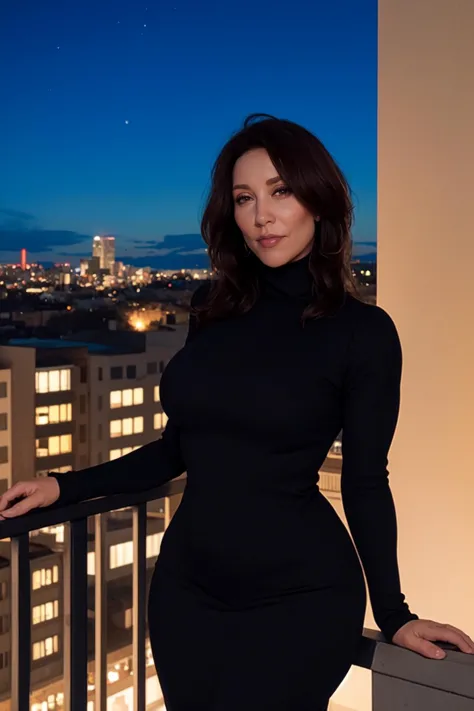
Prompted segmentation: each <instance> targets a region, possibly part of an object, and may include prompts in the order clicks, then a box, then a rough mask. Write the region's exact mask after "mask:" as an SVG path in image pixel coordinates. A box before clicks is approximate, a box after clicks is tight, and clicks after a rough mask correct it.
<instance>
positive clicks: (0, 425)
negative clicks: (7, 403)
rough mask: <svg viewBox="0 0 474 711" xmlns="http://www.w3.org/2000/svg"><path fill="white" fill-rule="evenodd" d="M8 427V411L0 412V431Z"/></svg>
mask: <svg viewBox="0 0 474 711" xmlns="http://www.w3.org/2000/svg"><path fill="white" fill-rule="evenodd" d="M7 428H8V417H7V413H6V412H0V431H2V430H6V429H7Z"/></svg>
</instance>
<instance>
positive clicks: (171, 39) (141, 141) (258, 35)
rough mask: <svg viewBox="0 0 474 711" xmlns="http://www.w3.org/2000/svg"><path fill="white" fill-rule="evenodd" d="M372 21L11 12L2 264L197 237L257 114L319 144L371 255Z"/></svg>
mask: <svg viewBox="0 0 474 711" xmlns="http://www.w3.org/2000/svg"><path fill="white" fill-rule="evenodd" d="M376 14H377V2H376V0H357V2H355V1H354V0H332V2H327V1H324V2H323V1H320V0H312V2H308V0H292V2H281V1H280V0H278V1H276V2H269V1H267V0H252V1H250V0H237V1H236V2H233V1H232V0H228V1H227V2H222V0H214V1H211V0H199V2H196V0H160V1H159V2H157V1H156V0H148V1H147V0H144V1H143V2H142V0H100V1H98V0H82V1H81V2H78V0H43V1H42V2H38V1H37V0H23V1H22V2H15V1H14V0H8V1H7V2H6V3H5V4H4V5H3V6H2V11H1V18H0V66H2V67H4V68H5V67H8V71H3V72H2V73H1V74H0V100H1V103H2V106H3V110H2V112H1V114H0V136H1V138H0V154H1V156H2V157H1V163H2V171H1V174H0V261H7V260H13V259H15V261H17V259H18V257H17V252H18V250H19V249H20V248H21V247H23V246H26V247H27V248H28V249H29V251H30V252H31V254H32V257H36V258H38V259H47V260H59V259H64V258H65V257H66V256H67V255H76V256H69V259H70V260H72V261H77V260H78V258H79V255H81V256H83V255H86V254H88V253H89V252H90V239H91V237H92V236H93V235H94V234H101V233H104V234H114V235H116V237H117V253H118V254H119V255H120V256H125V257H128V258H129V259H130V260H133V257H134V256H138V255H139V256H140V257H141V258H142V259H143V258H145V257H146V256H148V254H150V255H153V254H156V249H155V248H154V247H153V243H154V242H155V243H158V244H157V248H158V250H159V248H160V245H159V242H160V241H162V240H163V238H164V237H165V236H166V235H174V234H177V235H183V234H186V233H195V232H198V230H199V217H200V212H201V209H202V205H203V200H204V196H205V193H206V189H207V187H208V182H209V171H210V168H211V165H212V163H213V161H214V158H215V156H216V155H217V152H218V150H219V148H220V147H221V145H222V144H223V143H224V142H225V140H226V139H227V138H228V137H229V135H230V134H231V133H232V132H233V131H234V130H236V129H237V128H239V127H240V125H241V123H242V121H243V119H244V117H245V116H246V115H247V114H248V113H252V112H259V111H261V112H266V113H271V114H274V115H276V116H279V117H284V118H289V119H291V120H294V121H297V122H299V123H302V124H303V125H305V126H306V127H307V128H309V129H310V130H312V131H313V132H314V133H316V134H317V135H318V136H319V138H321V140H322V141H323V142H324V143H325V144H326V146H327V147H328V149H329V150H330V151H331V152H332V154H333V155H334V156H335V158H336V159H337V160H338V162H339V163H340V165H341V166H342V168H343V170H344V171H345V173H346V176H347V177H348V179H349V181H350V183H351V185H352V188H353V190H354V193H355V204H356V226H355V230H354V237H355V239H356V241H361V242H367V241H369V242H370V241H374V240H375V239H376V60H377V47H376V42H377V17H376ZM140 241H142V243H141V244H140ZM145 241H146V242H148V243H150V244H149V245H146V244H145ZM167 243H168V239H167Z"/></svg>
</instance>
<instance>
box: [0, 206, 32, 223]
mask: <svg viewBox="0 0 474 711" xmlns="http://www.w3.org/2000/svg"><path fill="white" fill-rule="evenodd" d="M0 215H6V216H7V217H12V218H13V219H15V220H34V219H35V216H34V215H30V213H29V212H20V211H19V210H9V209H8V208H6V207H0Z"/></svg>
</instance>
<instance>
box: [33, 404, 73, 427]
mask: <svg viewBox="0 0 474 711" xmlns="http://www.w3.org/2000/svg"><path fill="white" fill-rule="evenodd" d="M35 421H36V424H37V425H39V426H41V425H56V424H57V423H58V422H71V421H72V405H71V403H70V402H68V403H65V404H64V405H49V406H45V407H37V408H36V413H35Z"/></svg>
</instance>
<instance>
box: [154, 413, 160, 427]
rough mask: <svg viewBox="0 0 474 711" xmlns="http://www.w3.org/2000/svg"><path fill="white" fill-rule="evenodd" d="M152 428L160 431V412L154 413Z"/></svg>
mask: <svg viewBox="0 0 474 711" xmlns="http://www.w3.org/2000/svg"><path fill="white" fill-rule="evenodd" d="M153 427H154V428H155V430H161V428H162V425H161V412H155V414H154V415H153Z"/></svg>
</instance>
